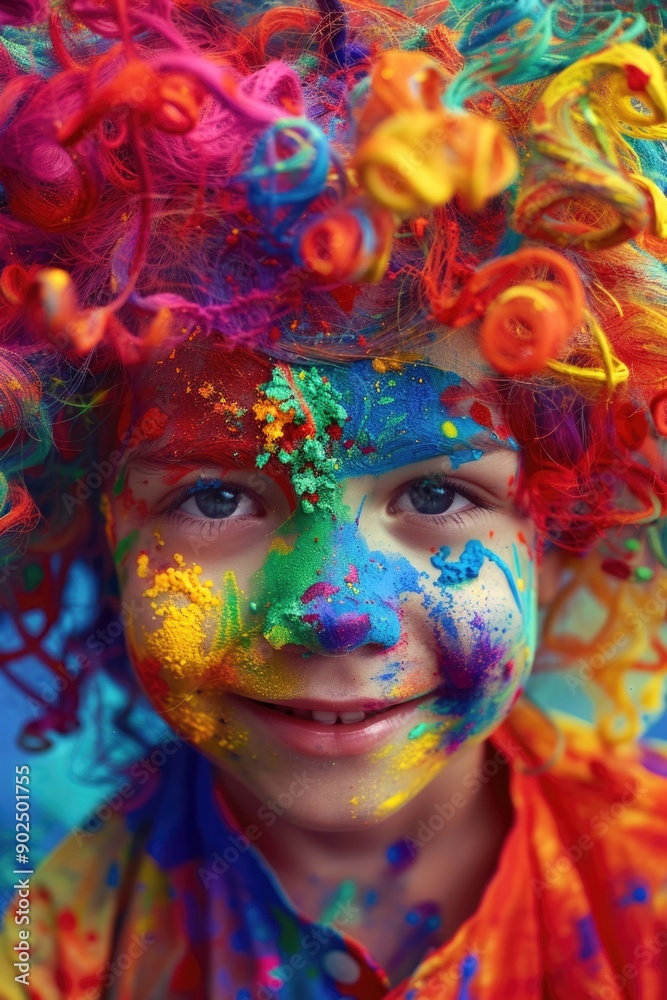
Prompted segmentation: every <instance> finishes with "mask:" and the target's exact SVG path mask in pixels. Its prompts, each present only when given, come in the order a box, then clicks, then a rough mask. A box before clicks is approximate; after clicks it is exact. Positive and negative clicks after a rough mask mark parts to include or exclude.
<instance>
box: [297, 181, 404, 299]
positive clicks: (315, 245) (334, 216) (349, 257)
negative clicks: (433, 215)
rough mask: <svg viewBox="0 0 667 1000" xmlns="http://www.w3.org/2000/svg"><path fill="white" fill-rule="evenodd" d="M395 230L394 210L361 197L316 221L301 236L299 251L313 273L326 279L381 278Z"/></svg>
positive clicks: (332, 282) (335, 280)
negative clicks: (375, 205) (372, 203)
mask: <svg viewBox="0 0 667 1000" xmlns="http://www.w3.org/2000/svg"><path fill="white" fill-rule="evenodd" d="M394 232H395V227H394V221H393V218H392V216H391V213H390V212H387V211H384V210H382V209H378V208H376V207H374V206H368V205H364V204H363V202H362V201H361V200H359V201H358V202H353V203H352V204H350V205H348V206H342V207H341V208H338V209H334V210H333V211H331V212H330V213H329V214H328V215H326V216H323V217H322V218H320V219H316V220H315V221H314V222H312V223H311V224H310V225H309V226H308V228H307V229H306V230H305V231H304V233H303V235H302V236H301V239H300V242H299V254H300V257H301V260H302V261H303V263H304V265H305V267H306V268H307V269H308V270H309V271H310V273H311V274H312V275H313V276H315V277H317V278H318V279H319V280H321V281H323V282H326V283H331V284H339V283H341V282H358V281H370V282H374V281H379V280H380V279H381V278H382V275H383V274H384V272H385V270H386V267H387V264H388V262H389V257H390V255H391V247H392V242H393V238H394Z"/></svg>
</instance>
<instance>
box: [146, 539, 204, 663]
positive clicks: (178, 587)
mask: <svg viewBox="0 0 667 1000" xmlns="http://www.w3.org/2000/svg"><path fill="white" fill-rule="evenodd" d="M174 562H175V563H176V566H168V567H167V568H166V569H164V570H159V571H158V572H156V573H154V574H153V583H152V586H150V587H148V588H147V589H146V590H145V591H144V592H143V596H144V597H146V598H149V599H150V602H151V607H152V609H153V611H154V618H155V619H156V620H157V619H162V623H161V625H160V627H159V628H158V629H156V630H155V631H154V632H148V633H145V641H146V650H147V652H148V654H149V655H150V656H153V657H155V659H157V660H158V661H159V662H160V663H161V664H162V665H163V667H164V669H165V670H166V671H168V672H169V673H171V674H172V676H174V677H176V678H182V677H184V676H186V675H187V676H191V677H192V678H193V680H194V679H196V678H197V677H198V676H201V675H202V674H203V673H204V672H205V670H206V669H207V667H208V662H207V654H206V644H207V639H208V638H209V637H210V636H212V635H213V633H214V631H215V626H216V609H217V608H219V607H220V598H219V597H218V596H216V595H215V594H214V593H213V591H212V589H211V588H212V585H213V584H212V581H211V580H206V581H203V582H202V580H201V574H202V572H203V571H202V568H201V566H197V565H194V566H192V567H191V568H188V567H186V565H185V560H184V558H183V556H182V555H180V554H179V553H176V554H175V555H174ZM137 576H139V577H140V578H141V579H146V578H147V577H148V576H149V560H148V554H147V553H145V552H142V553H139V555H138V557H137Z"/></svg>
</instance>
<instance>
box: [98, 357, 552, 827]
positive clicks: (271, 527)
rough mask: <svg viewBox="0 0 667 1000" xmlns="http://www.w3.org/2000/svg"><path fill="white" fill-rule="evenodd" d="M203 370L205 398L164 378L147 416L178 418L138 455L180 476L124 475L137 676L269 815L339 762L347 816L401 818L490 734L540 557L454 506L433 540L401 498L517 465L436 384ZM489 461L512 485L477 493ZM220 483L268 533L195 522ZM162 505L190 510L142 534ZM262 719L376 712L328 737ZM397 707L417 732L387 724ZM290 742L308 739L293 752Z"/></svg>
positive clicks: (511, 521) (379, 375)
mask: <svg viewBox="0 0 667 1000" xmlns="http://www.w3.org/2000/svg"><path fill="white" fill-rule="evenodd" d="M200 360H201V364H200V367H201V368H202V370H203V369H204V368H205V370H206V377H205V379H204V378H202V379H200V380H199V381H198V380H197V377H196V376H195V375H194V373H193V371H192V370H189V369H188V367H187V366H186V365H185V364H183V362H182V360H180V361H179V359H178V358H176V359H173V362H172V366H171V367H170V368H169V369H168V370H163V371H162V372H160V378H159V380H156V385H155V389H154V392H153V395H152V396H151V395H150V394H147V398H146V403H147V404H148V405H149V406H152V407H154V408H158V409H159V410H160V411H161V412H173V414H174V419H173V421H172V423H171V424H170V427H169V434H168V435H166V439H165V437H163V438H162V439H160V440H159V441H151V442H149V443H148V444H147V445H145V446H142V448H141V449H140V452H141V454H140V456H139V457H141V458H146V456H149V457H150V458H151V459H155V458H156V457H157V460H158V461H161V462H165V461H166V463H167V464H166V465H164V472H163V473H162V476H161V477H160V475H159V473H152V472H150V471H149V473H147V478H146V479H145V480H141V479H140V478H139V476H140V474H139V472H138V471H136V470H133V467H132V461H130V463H129V469H130V471H129V473H128V478H127V483H126V485H125V486H124V489H123V491H121V494H120V495H119V496H118V498H117V503H116V507H115V516H116V519H117V520H118V519H120V520H123V522H124V523H123V524H122V525H118V524H117V525H116V528H117V529H118V528H119V527H120V528H121V529H122V530H120V531H117V535H118V537H119V538H120V539H121V541H120V543H119V546H118V549H117V552H118V555H119V560H120V562H122V563H124V565H127V562H128V560H129V559H131V558H134V559H135V560H136V567H137V571H138V572H135V573H134V574H132V573H130V574H128V576H129V578H130V579H131V578H134V579H135V581H136V585H137V586H140V587H141V590H140V594H141V599H142V601H143V602H144V603H145V604H146V605H148V608H149V609H150V611H149V613H148V614H142V615H141V616H139V619H138V621H137V623H136V625H135V624H132V626H131V629H130V632H131V640H132V641H131V643H130V645H131V652H132V656H133V660H134V661H135V664H137V669H138V670H139V671H140V672H142V677H143V679H144V683H145V686H146V687H147V689H148V690H149V694H150V695H151V697H152V698H153V700H154V701H156V703H159V704H160V705H161V706H162V708H163V711H164V712H165V715H166V717H167V718H168V719H169V721H172V722H173V724H174V725H175V726H176V727H177V728H178V729H179V731H180V732H181V733H182V734H183V735H186V738H189V739H193V740H195V741H196V742H197V744H198V746H200V748H201V749H203V750H204V752H206V753H208V754H209V755H210V756H212V757H214V758H215V759H216V760H217V761H219V762H220V764H221V766H223V767H234V768H236V770H237V773H238V774H239V776H240V777H241V779H242V780H243V781H244V782H245V783H246V784H248V785H249V786H250V787H251V788H256V790H257V794H258V795H261V796H262V797H265V796H266V794H268V793H270V790H271V788H272V787H274V786H273V784H272V783H273V782H275V781H279V776H280V774H281V773H282V769H283V768H284V767H289V766H292V767H294V766H295V765H297V764H298V765H301V764H302V762H303V761H304V760H305V759H306V758H307V759H308V760H311V761H312V760H317V761H322V763H323V764H324V763H328V762H330V761H331V762H333V761H335V762H336V764H337V767H338V770H337V772H336V773H337V774H339V775H340V779H336V780H340V781H341V788H342V787H343V783H344V781H345V780H346V779H345V777H344V776H345V775H347V784H346V785H345V786H344V787H345V797H344V804H345V809H346V810H347V813H348V814H349V815H352V816H353V817H354V818H355V819H356V818H358V819H360V821H363V817H367V818H368V817H369V816H375V817H378V816H383V815H388V814H389V813H391V812H392V811H395V810H396V809H398V808H400V806H401V805H402V804H403V803H404V802H406V801H407V800H408V799H410V798H411V797H412V796H413V795H414V794H416V791H418V790H419V788H421V787H423V786H424V785H425V784H426V783H428V781H430V780H431V778H432V777H433V775H434V774H435V773H437V771H438V770H439V769H440V768H441V767H442V765H443V763H444V762H445V761H446V760H447V758H448V757H449V756H451V754H452V753H453V752H454V751H455V750H457V749H458V748H460V747H461V746H462V745H463V744H465V743H466V742H469V741H470V740H475V739H480V738H481V737H482V736H483V735H484V734H485V732H487V731H488V730H489V729H490V728H493V726H494V725H495V724H497V722H498V720H499V719H500V718H502V716H503V715H504V714H505V713H506V711H507V709H508V708H509V705H510V704H511V702H512V700H513V698H514V697H516V694H517V691H518V690H519V688H520V686H521V684H522V682H523V677H524V676H525V673H526V671H527V669H528V668H529V666H530V659H531V657H532V649H533V648H534V642H533V639H532V637H531V636H530V635H529V634H528V632H530V630H531V629H532V627H533V626H532V624H531V621H532V620H531V614H532V607H533V605H534V592H533V588H532V578H531V576H530V561H529V558H528V556H527V554H526V553H527V546H525V545H523V544H522V546H521V548H520V549H519V548H517V546H516V545H513V541H514V539H516V538H518V537H519V532H520V531H523V532H524V533H526V534H528V535H529V534H530V525H529V524H527V523H526V522H525V519H523V517H522V516H520V515H519V514H518V513H517V512H516V510H515V508H514V507H513V505H512V503H511V501H510V500H509V499H507V500H504V501H503V503H504V507H502V508H501V509H500V512H498V508H496V507H495V506H492V505H491V506H489V507H488V510H489V513H488V514H486V513H484V510H485V508H484V507H483V506H479V505H478V504H477V503H476V502H472V501H468V502H465V497H466V494H465V493H463V494H461V495H459V494H458V492H456V491H455V493H454V495H455V496H456V497H458V499H457V501H456V503H457V504H458V505H459V507H460V506H461V504H463V511H464V513H463V514H461V515H460V516H459V517H458V519H456V518H455V517H454V516H450V515H448V514H445V515H442V516H441V518H440V520H441V522H442V527H441V528H439V527H437V524H438V523H440V522H438V520H437V518H434V517H431V516H430V515H427V514H422V513H418V512H417V513H414V514H413V513H406V514H405V515H404V514H403V513H402V510H403V507H402V506H401V504H402V503H403V502H404V501H403V499H401V500H400V502H399V503H398V504H397V503H396V502H395V500H394V499H392V498H393V497H394V496H395V495H397V496H399V497H400V498H403V497H404V494H405V490H406V483H407V485H409V484H410V481H411V477H415V476H416V477H418V479H419V481H420V482H421V481H422V480H425V479H426V480H429V477H431V478H432V476H436V477H438V476H441V475H442V474H443V473H441V471H440V470H443V472H444V474H445V475H447V474H448V470H451V472H452V473H455V474H456V476H457V479H456V483H457V484H458V483H459V482H461V481H462V482H463V483H464V484H465V483H466V482H467V481H470V480H472V485H473V486H475V479H476V478H477V479H479V481H480V483H481V484H482V485H484V483H486V481H488V480H493V483H492V485H494V488H495V487H496V486H497V484H498V482H499V481H500V480H502V485H503V488H504V489H507V482H508V480H509V478H510V475H515V473H516V458H515V457H514V452H515V450H516V446H515V444H514V442H513V441H512V440H511V438H509V437H508V435H507V433H506V431H505V430H504V428H503V426H502V422H501V421H500V420H499V419H498V418H497V417H495V416H493V414H492V411H491V410H490V409H489V407H488V406H487V405H486V404H485V403H484V402H482V401H480V399H479V398H475V390H472V388H471V387H470V386H468V385H467V384H466V383H464V382H463V380H462V379H461V378H460V377H459V376H458V375H456V374H454V373H451V372H443V371H441V370H440V369H438V368H435V367H432V366H429V365H425V364H413V363H410V364H403V365H398V364H397V363H395V362H394V363H392V364H391V365H386V366H385V367H384V368H383V366H382V363H379V362H365V361H362V362H355V363H352V364H348V365H345V366H341V367H335V366H331V365H317V366H298V365H287V364H282V363H281V364H276V365H274V366H273V367H270V366H268V365H267V364H266V363H264V362H262V363H259V362H257V361H254V362H252V363H251V364H250V363H249V364H248V365H245V363H244V364H243V365H238V366H237V367H235V364H236V363H235V362H234V361H233V359H232V360H231V361H230V360H229V359H228V358H227V357H225V360H224V363H222V362H220V363H219V365H218V366H217V367H216V365H214V364H213V363H212V360H211V358H208V359H207V360H206V363H204V358H202V359H200ZM177 362H178V365H177ZM198 363H200V362H199V361H198ZM176 366H177V367H176ZM478 395H479V393H478ZM487 398H490V397H487ZM139 419H140V418H139ZM443 456H444V460H443ZM496 456H499V457H498V463H500V466H501V467H502V469H504V470H510V474H509V475H508V474H507V472H503V473H502V475H500V474H499V473H494V474H493V475H491V474H490V473H489V472H488V471H487V472H486V473H481V472H480V473H477V471H476V470H477V468H478V467H479V468H480V469H481V468H482V467H485V468H487V470H488V469H491V470H493V469H494V468H495V464H496ZM503 456H504V457H503ZM426 462H429V463H431V464H430V465H429V466H428V468H425V467H422V466H420V465H418V463H426ZM434 463H438V464H437V466H435V472H433V473H432V472H431V470H432V469H433V468H434ZM508 463H509V464H508ZM512 463H513V464H512ZM500 466H499V467H500ZM216 469H217V472H216V471H215V470H216ZM237 469H238V470H240V471H239V472H238V473H237V472H236V470H237ZM413 470H414V471H413ZM445 470H447V471H445ZM471 470H473V471H472V472H471ZM237 476H241V478H240V479H239V478H237ZM151 477H152V478H151ZM188 477H189V478H190V482H189V484H188ZM485 477H486V478H485ZM156 482H157V484H158V485H157V486H154V483H156ZM227 483H232V484H234V483H236V484H237V485H239V488H243V489H246V488H249V489H250V490H251V491H252V490H254V491H255V492H256V493H257V496H258V497H259V500H258V503H260V505H261V506H262V507H263V509H264V511H265V513H264V515H263V516H259V515H258V514H256V513H252V512H251V513H250V514H249V515H248V516H247V517H241V516H240V515H239V516H236V515H234V516H230V517H229V518H227V519H225V520H217V521H216V520H215V519H213V518H212V517H208V516H204V515H203V514H201V513H197V510H195V509H194V507H193V499H192V498H196V497H197V496H198V495H199V494H200V493H201V492H202V491H204V492H205V491H207V490H209V491H210V490H213V489H220V488H222V487H224V486H225V484H227ZM160 484H163V485H162V486H160ZM355 484H359V485H357V486H355ZM386 484H389V485H386ZM158 487H160V489H161V490H162V491H163V492H167V493H169V491H172V492H173V491H176V490H180V491H181V492H183V496H184V497H187V498H188V499H187V502H186V501H185V500H184V499H183V500H179V501H178V503H177V505H176V510H175V511H172V512H171V513H158V514H157V515H153V516H149V517H147V518H146V520H145V521H143V520H141V518H140V517H139V516H138V514H137V511H138V506H137V503H136V501H134V500H130V501H128V502H123V501H124V499H125V498H124V496H123V494H124V493H125V492H126V491H127V496H130V497H134V498H141V501H142V503H143V504H144V506H145V507H146V509H147V510H149V511H151V510H153V509H155V508H156V507H157V509H158V510H160V509H163V508H164V509H166V508H167V506H168V505H166V504H165V503H163V502H162V501H161V500H160V501H159V502H158V501H156V502H153V500H152V499H151V496H152V494H151V490H154V492H155V493H156V494H160V490H159V489H158ZM448 488H449V487H448ZM461 489H464V486H462V487H461ZM475 489H477V492H478V493H479V489H478V488H477V486H475ZM473 492H474V490H473ZM160 496H161V494H160ZM169 496H171V493H169ZM462 498H463V499H462ZM111 502H112V503H113V498H112V499H111ZM410 502H412V501H410ZM448 502H449V501H448ZM285 503H289V506H288V507H285V510H284V514H281V515H280V516H278V512H279V511H280V510H281V509H282V508H281V504H283V506H284V504H285ZM183 504H185V507H186V509H187V508H189V510H190V513H188V514H187V515H186V514H183V513H180V512H178V511H180V510H181V509H182V506H183ZM169 509H171V508H169ZM409 509H410V510H412V509H413V508H412V507H410V508H409ZM469 509H471V510H474V511H477V513H479V514H480V516H482V515H483V516H484V518H486V520H487V522H488V523H487V525H486V527H484V522H483V521H480V522H479V523H480V527H481V528H482V529H483V530H484V533H485V536H487V535H488V538H486V537H485V540H484V541H482V540H481V537H475V535H476V532H477V528H476V525H475V521H474V518H473V516H472V514H468V513H467V511H468V510H469ZM128 511H129V512H134V514H135V515H136V517H134V520H133V516H130V515H129V514H128ZM267 512H268V513H267ZM193 514H194V515H195V516H194V517H193ZM262 518H263V519H262ZM191 524H192V527H190V525H191ZM510 526H511V529H512V530H511V536H512V537H511V539H510ZM487 529H491V530H487ZM137 532H138V535H139V537H137ZM195 532H196V533H195ZM480 534H481V532H480ZM126 539H127V540H126ZM125 540H126V541H125ZM195 541H196V548H195V549H194V551H195V553H196V558H195V559H191V558H189V557H187V555H186V554H185V545H186V542H192V543H193V545H194V543H195ZM170 553H171V555H170ZM267 703H268V704H269V705H277V706H278V708H281V706H287V708H288V709H289V706H291V705H296V706H297V708H300V706H304V707H305V708H308V707H309V706H311V705H312V706H313V708H314V709H315V710H316V711H318V712H319V711H327V710H328V706H330V705H331V706H332V707H334V708H335V707H336V706H341V707H342V710H344V711H347V712H348V713H349V714H352V715H355V714H358V715H362V714H363V713H371V714H370V717H369V718H365V719H364V720H362V721H360V722H354V723H350V724H347V722H343V723H341V721H340V720H339V721H338V722H337V723H336V724H335V725H329V726H327V725H326V724H325V723H323V722H322V723H316V722H314V721H312V720H311V719H310V713H309V712H306V714H307V715H308V716H309V718H308V720H305V719H303V718H301V719H296V720H295V721H293V722H290V719H292V720H293V719H294V715H293V714H292V715H290V714H289V711H287V710H286V711H282V710H281V711H278V710H274V711H271V710H270V708H266V707H262V704H263V705H264V706H266V705H267ZM258 705H259V706H260V708H261V712H259V714H257V712H256V711H255V708H254V707H252V706H258ZM390 709H391V710H392V711H393V712H394V713H395V718H396V719H397V720H403V721H400V723H399V721H396V722H395V723H394V724H393V725H392V727H391V728H390V727H384V726H383V725H382V726H379V725H377V724H376V723H375V722H374V719H375V713H378V719H381V718H383V717H384V714H385V713H386V712H387V711H388V710H390ZM357 710H360V711H359V712H358V713H357ZM334 718H336V715H335V714H334ZM297 723H298V724H300V725H301V727H302V730H304V731H305V730H306V729H307V728H308V727H309V726H310V727H311V728H313V735H312V737H311V736H308V737H307V739H306V738H305V737H303V733H301V735H300V736H299V738H298V739H292V738H291V737H290V738H289V739H288V738H287V737H286V736H285V730H286V729H289V728H290V726H292V729H294V728H295V727H296V726H297ZM318 726H319V728H318ZM309 731H310V730H309ZM371 731H372V732H373V733H375V734H376V735H374V736H373V738H372V740H370V739H369V740H366V742H364V740H365V739H366V738H365V736H364V733H367V732H371ZM378 733H379V734H380V735H377V734H378ZM302 737H303V738H302ZM346 748H347V749H346ZM304 755H306V756H304ZM318 766H319V763H318ZM327 780H328V781H330V780H331V779H330V778H329V779H327ZM323 787H324V786H323ZM351 787H352V788H355V789H356V792H355V794H353V795H352V796H351V795H350V788H351ZM315 798H317V801H318V802H319V806H320V807H321V808H322V809H323V810H324V812H328V811H329V810H330V808H332V806H331V805H330V803H329V801H328V800H323V799H322V797H321V796H313V799H315ZM339 806H340V803H339ZM304 808H306V807H305V805H304ZM307 808H308V809H311V808H313V809H314V808H315V806H314V805H309V806H308V807H307Z"/></svg>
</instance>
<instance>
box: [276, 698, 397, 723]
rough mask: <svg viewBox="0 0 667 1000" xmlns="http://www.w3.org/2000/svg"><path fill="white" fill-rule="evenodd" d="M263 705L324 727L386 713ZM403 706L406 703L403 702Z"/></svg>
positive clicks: (363, 719)
mask: <svg viewBox="0 0 667 1000" xmlns="http://www.w3.org/2000/svg"><path fill="white" fill-rule="evenodd" d="M262 704H263V705H264V706H265V707H266V708H269V709H273V711H274V712H282V713H283V714H284V715H292V716H294V718H295V719H309V720H310V721H311V722H320V723H322V725H323V726H335V725H343V726H350V725H352V724H353V723H355V722H364V721H365V720H366V719H371V718H373V717H374V716H376V715H380V713H381V712H383V711H385V709H382V708H379V709H375V710H373V711H370V712H365V711H361V710H360V711H354V710H352V711H345V710H341V709H335V710H322V709H320V710H317V709H313V708H292V706H291V705H275V704H271V703H269V702H262ZM402 704H405V703H404V702H403V703H402Z"/></svg>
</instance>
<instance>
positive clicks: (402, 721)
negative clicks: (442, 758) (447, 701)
mask: <svg viewBox="0 0 667 1000" xmlns="http://www.w3.org/2000/svg"><path fill="white" fill-rule="evenodd" d="M232 697H233V698H234V701H235V702H236V704H237V706H238V707H239V708H240V710H241V712H245V713H247V714H248V715H252V717H253V719H255V720H257V722H259V724H260V725H261V726H263V727H264V728H265V729H266V730H268V731H269V732H270V733H271V735H273V736H275V737H276V738H277V739H279V740H280V741H281V742H282V743H284V744H285V745H286V746H288V747H289V748H290V749H291V750H296V751H297V753H301V754H306V755H307V756H311V757H353V756H355V755H357V754H364V753H369V752H370V751H371V750H373V749H375V748H376V747H377V746H378V745H379V744H381V743H382V742H383V741H385V740H387V739H388V738H389V737H390V736H392V735H393V734H394V733H395V732H396V731H397V730H398V729H401V728H403V727H404V726H406V725H407V724H408V723H409V722H410V716H411V715H413V714H416V713H417V712H418V711H419V707H420V706H421V705H423V704H424V703H425V702H427V701H429V699H433V698H436V697H437V692H435V691H429V693H428V694H424V695H422V696H421V697H419V698H413V699H411V700H410V701H402V702H400V703H399V704H396V703H392V704H389V705H387V704H386V703H385V704H384V706H383V707H378V706H377V705H374V706H373V707H372V708H371V707H369V702H368V700H366V701H364V702H361V701H356V702H346V703H345V704H343V705H341V704H339V703H337V704H336V706H335V708H334V707H332V705H331V703H330V702H329V703H327V704H324V703H323V702H316V701H305V700H303V699H296V700H295V701H290V702H276V704H280V705H282V706H283V707H289V708H310V709H312V710H313V711H316V712H317V711H337V712H354V711H367V712H369V711H373V712H376V713H377V714H376V715H373V716H370V717H369V718H368V719H363V720H362V721H361V722H349V723H336V724H335V725H333V726H327V725H324V724H323V723H321V722H315V721H314V720H311V719H297V718H296V717H295V716H293V715H286V714H284V713H283V712H276V711H275V709H273V708H269V707H268V705H266V704H265V703H264V702H261V701H254V700H253V699H252V698H243V697H242V696H241V695H233V696H232Z"/></svg>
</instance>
